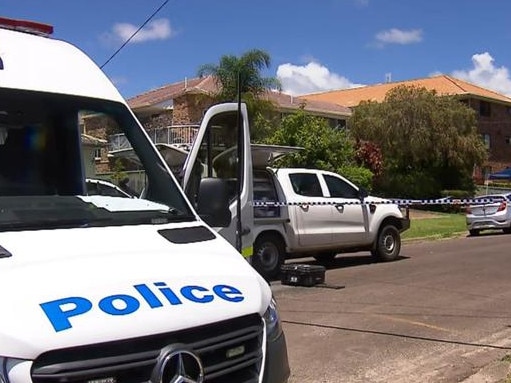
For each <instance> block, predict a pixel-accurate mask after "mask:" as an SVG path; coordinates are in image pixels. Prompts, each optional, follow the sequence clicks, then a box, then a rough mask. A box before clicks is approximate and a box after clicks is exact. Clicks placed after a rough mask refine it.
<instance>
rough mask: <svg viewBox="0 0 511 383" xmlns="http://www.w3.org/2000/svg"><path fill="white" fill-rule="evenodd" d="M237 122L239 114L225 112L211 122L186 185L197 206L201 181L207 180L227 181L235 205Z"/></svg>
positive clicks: (189, 195)
mask: <svg viewBox="0 0 511 383" xmlns="http://www.w3.org/2000/svg"><path fill="white" fill-rule="evenodd" d="M237 118H238V116H237V113H236V112H225V113H221V114H218V115H216V116H214V117H213V118H212V119H211V121H210V122H209V124H208V126H207V128H206V132H205V134H204V136H203V138H202V142H201V144H200V148H199V153H198V155H197V158H196V160H195V162H194V164H193V168H192V169H193V170H192V175H191V177H190V180H189V181H188V184H187V185H186V194H187V195H188V197H189V198H190V200H191V201H193V202H196V199H197V193H198V190H199V185H200V180H201V179H202V178H205V177H213V178H222V179H224V180H226V181H227V186H228V190H229V199H230V200H231V201H234V199H235V197H236V195H237V180H238V173H239V166H240V161H238V153H237V143H238V128H237V125H238V124H237ZM241 165H242V164H241Z"/></svg>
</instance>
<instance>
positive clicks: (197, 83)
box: [128, 76, 218, 109]
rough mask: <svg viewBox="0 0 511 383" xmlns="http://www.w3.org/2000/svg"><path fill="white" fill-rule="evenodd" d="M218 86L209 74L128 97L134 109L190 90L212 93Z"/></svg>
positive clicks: (152, 104) (129, 103)
mask: <svg viewBox="0 0 511 383" xmlns="http://www.w3.org/2000/svg"><path fill="white" fill-rule="evenodd" d="M216 89H218V88H217V85H216V82H215V80H214V79H213V78H212V77H210V76H208V77H203V78H192V79H187V80H184V81H180V82H177V83H174V84H168V85H164V86H162V87H159V88H156V89H152V90H150V91H148V92H145V93H142V94H139V95H137V96H134V97H132V98H130V99H128V105H129V106H130V108H132V109H137V108H143V107H148V106H154V105H157V104H159V103H161V102H164V101H167V100H172V99H174V98H176V97H178V96H181V95H183V94H185V93H189V92H199V93H212V92H214V91H215V90H216Z"/></svg>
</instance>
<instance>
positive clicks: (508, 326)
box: [272, 234, 511, 383]
mask: <svg viewBox="0 0 511 383" xmlns="http://www.w3.org/2000/svg"><path fill="white" fill-rule="evenodd" d="M510 244H511V235H502V234H491V235H482V236H480V237H462V238H457V239H449V240H441V241H435V242H420V243H405V244H404V245H403V248H402V252H401V254H402V258H401V259H399V260H397V261H394V262H389V263H373V262H372V260H371V258H370V255H369V253H357V254H352V255H347V254H346V255H339V256H338V257H337V259H336V260H335V261H334V263H333V264H332V265H331V266H329V267H328V270H327V272H326V283H327V285H328V287H309V288H308V287H291V286H283V285H280V284H279V283H278V282H277V283H274V284H273V286H272V289H273V291H274V294H275V296H276V298H277V302H278V305H279V309H280V314H281V316H282V319H283V328H284V331H285V333H286V338H287V343H288V355H289V360H290V366H291V379H290V382H289V383H308V382H310V383H322V382H350V383H351V382H364V383H371V382H375V383H376V382H393V383H399V382H403V383H410V382H428V383H435V382H459V381H462V380H463V379H465V378H466V377H468V376H470V375H471V374H473V373H474V372H476V371H477V370H479V369H480V368H481V367H483V366H485V365H487V364H488V363H490V362H492V361H495V360H498V359H500V358H502V357H504V356H505V355H508V354H509V355H511V288H510V287H511V247H510ZM292 262H294V263H309V264H315V263H314V262H313V261H312V260H311V259H300V260H294V261H292ZM288 263H289V261H288Z"/></svg>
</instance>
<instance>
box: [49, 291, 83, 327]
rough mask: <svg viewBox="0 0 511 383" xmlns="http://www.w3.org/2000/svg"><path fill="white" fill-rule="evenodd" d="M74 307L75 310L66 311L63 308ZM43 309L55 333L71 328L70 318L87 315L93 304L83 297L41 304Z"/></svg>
mask: <svg viewBox="0 0 511 383" xmlns="http://www.w3.org/2000/svg"><path fill="white" fill-rule="evenodd" d="M65 305H72V306H74V307H73V308H71V309H69V310H64V309H63V307H62V306H65ZM40 306H41V308H42V309H43V311H44V313H45V314H46V316H47V317H48V319H49V320H50V322H51V324H52V326H53V328H54V329H55V331H57V332H58V331H62V330H67V329H69V328H71V327H73V326H71V322H70V321H69V318H70V317H73V316H77V315H82V314H85V313H86V312H87V311H89V310H90V309H91V308H92V302H91V301H89V300H88V299H85V298H82V297H69V298H63V299H57V300H55V301H51V302H46V303H41V305H40Z"/></svg>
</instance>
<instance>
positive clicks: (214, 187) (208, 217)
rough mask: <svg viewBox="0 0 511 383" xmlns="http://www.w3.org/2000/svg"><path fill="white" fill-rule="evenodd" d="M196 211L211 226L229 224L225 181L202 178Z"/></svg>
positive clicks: (227, 194)
mask: <svg viewBox="0 0 511 383" xmlns="http://www.w3.org/2000/svg"><path fill="white" fill-rule="evenodd" d="M197 212H198V213H199V215H200V217H201V218H202V219H203V220H204V222H206V223H207V224H208V225H210V226H212V227H227V226H229V225H230V224H231V219H232V216H231V210H230V209H229V193H228V188H227V182H226V181H225V180H223V179H220V178H203V179H201V182H200V186H199V194H198V195H197Z"/></svg>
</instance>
